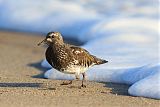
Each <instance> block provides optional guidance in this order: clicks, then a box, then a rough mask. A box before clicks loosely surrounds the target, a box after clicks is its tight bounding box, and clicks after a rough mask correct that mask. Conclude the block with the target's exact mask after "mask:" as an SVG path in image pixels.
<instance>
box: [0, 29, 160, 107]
mask: <svg viewBox="0 0 160 107" xmlns="http://www.w3.org/2000/svg"><path fill="white" fill-rule="evenodd" d="M36 35H37V34H36ZM42 39H43V37H42V36H35V35H34V34H33V33H31V34H29V33H22V32H6V31H0V49H1V52H0V58H1V60H0V65H1V66H0V72H1V73H0V105H1V106H3V107H18V106H23V107H31V106H32V107H45V106H48V107H52V106H57V107H61V106H65V107H71V106H84V107H88V106H90V107H97V106H100V107H115V106H122V107H157V106H159V105H160V101H159V100H156V99H150V98H143V97H134V96H130V95H128V92H127V91H128V87H129V86H128V85H124V84H115V83H97V82H89V81H87V82H86V84H87V88H82V89H78V88H77V86H78V85H80V83H81V81H76V82H74V83H73V85H70V86H62V85H60V84H61V83H62V82H63V81H64V80H49V79H44V78H42V76H43V75H42V74H43V72H44V71H46V70H47V69H45V68H42V67H41V66H40V62H41V61H42V59H44V52H45V48H44V47H37V43H38V42H39V41H41V40H42Z"/></svg>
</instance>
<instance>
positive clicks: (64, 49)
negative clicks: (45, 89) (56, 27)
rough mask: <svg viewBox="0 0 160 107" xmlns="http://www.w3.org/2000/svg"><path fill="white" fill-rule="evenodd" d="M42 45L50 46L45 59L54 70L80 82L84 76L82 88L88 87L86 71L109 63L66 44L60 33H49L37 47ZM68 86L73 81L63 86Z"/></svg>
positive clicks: (84, 50)
mask: <svg viewBox="0 0 160 107" xmlns="http://www.w3.org/2000/svg"><path fill="white" fill-rule="evenodd" d="M42 43H43V44H46V45H47V46H48V48H47V50H46V52H45V57H46V60H47V61H48V63H49V64H50V65H51V66H52V67H53V68H55V69H56V70H58V71H60V72H62V73H66V74H74V75H75V78H76V80H80V75H81V74H82V77H83V78H82V84H81V86H80V87H86V85H85V84H84V81H85V80H86V71H87V70H88V69H89V68H90V67H92V66H94V65H100V64H104V63H107V62H108V61H106V60H104V59H101V58H97V57H96V56H94V55H92V54H90V53H89V52H88V51H87V50H86V49H84V48H81V47H79V46H75V45H71V44H68V43H65V42H64V40H63V37H62V35H61V33H60V32H53V31H52V32H49V33H47V35H46V37H45V39H44V40H42V41H41V42H40V43H38V44H37V45H38V46H40V45H41V44H42ZM68 84H72V80H71V81H70V82H69V83H63V84H62V85H68Z"/></svg>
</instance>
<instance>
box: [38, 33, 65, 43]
mask: <svg viewBox="0 0 160 107" xmlns="http://www.w3.org/2000/svg"><path fill="white" fill-rule="evenodd" d="M42 43H45V44H47V45H51V44H54V43H63V38H62V35H61V34H60V33H59V32H49V33H48V34H47V35H46V38H45V39H44V40H43V41H42V42H40V43H39V44H38V46H39V45H41V44H42Z"/></svg>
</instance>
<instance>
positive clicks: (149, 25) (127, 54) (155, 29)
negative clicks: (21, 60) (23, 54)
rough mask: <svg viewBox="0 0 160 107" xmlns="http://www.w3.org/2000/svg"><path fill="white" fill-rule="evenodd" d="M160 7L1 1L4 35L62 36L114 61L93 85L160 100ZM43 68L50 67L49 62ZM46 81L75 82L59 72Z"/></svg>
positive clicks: (91, 74) (78, 0) (126, 1)
mask: <svg viewBox="0 0 160 107" xmlns="http://www.w3.org/2000/svg"><path fill="white" fill-rule="evenodd" d="M158 5H159V1H158V0H134V1H133V0H132V1H131V0H123V1H120V0H101V1H98V0H88V1H86V0H54V1H53V0H46V1H43V0H38V1H33V0H27V1H22V0H0V29H8V30H17V31H25V32H35V33H42V34H44V36H45V34H46V33H47V32H49V31H59V32H61V33H62V35H63V36H64V37H65V38H72V39H76V40H78V41H80V42H83V43H85V44H84V45H83V46H82V47H83V48H85V49H87V50H88V51H89V52H90V53H91V54H94V55H96V56H98V57H100V58H104V59H106V60H108V61H109V63H107V64H104V65H101V66H97V67H93V68H91V69H90V70H89V71H88V72H87V74H88V80H90V81H102V82H115V83H126V84H131V85H132V86H131V87H130V88H129V90H128V92H129V94H130V95H135V96H144V97H151V98H157V99H160V94H159V93H160V78H159V77H160V74H159V72H160V71H159V69H160V65H159V63H160V61H159V57H160V54H159V40H160V37H159V25H158V22H159V11H158ZM42 66H44V67H49V65H48V63H47V62H46V61H45V60H44V61H43V62H42ZM45 77H46V78H49V79H73V78H74V76H73V75H66V74H62V73H60V72H58V71H56V70H49V71H47V72H46V73H45ZM142 89H143V91H142Z"/></svg>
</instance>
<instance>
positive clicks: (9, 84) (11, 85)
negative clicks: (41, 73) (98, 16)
mask: <svg viewBox="0 0 160 107" xmlns="http://www.w3.org/2000/svg"><path fill="white" fill-rule="evenodd" d="M42 84H43V83H0V87H41V85H42Z"/></svg>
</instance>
